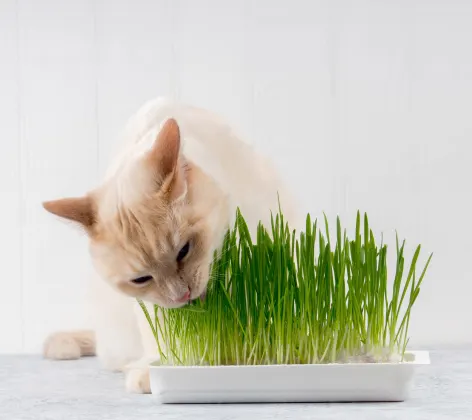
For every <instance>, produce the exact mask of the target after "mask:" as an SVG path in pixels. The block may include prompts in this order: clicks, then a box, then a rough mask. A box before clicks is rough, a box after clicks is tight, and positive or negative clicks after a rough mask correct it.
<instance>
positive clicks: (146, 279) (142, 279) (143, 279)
mask: <svg viewBox="0 0 472 420" xmlns="http://www.w3.org/2000/svg"><path fill="white" fill-rule="evenodd" d="M151 280H152V276H142V277H138V278H137V279H133V280H131V283H134V284H137V285H138V286H141V285H143V284H146V283H147V282H149V281H151Z"/></svg>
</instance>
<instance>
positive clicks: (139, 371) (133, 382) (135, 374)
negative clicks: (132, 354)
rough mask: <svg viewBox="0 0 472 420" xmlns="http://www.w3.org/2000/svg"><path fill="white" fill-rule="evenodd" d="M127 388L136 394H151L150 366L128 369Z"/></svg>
mask: <svg viewBox="0 0 472 420" xmlns="http://www.w3.org/2000/svg"><path fill="white" fill-rule="evenodd" d="M126 390H127V391H128V392H132V393H134V394H150V393H151V383H150V380H149V368H135V369H130V370H128V371H127V373H126Z"/></svg>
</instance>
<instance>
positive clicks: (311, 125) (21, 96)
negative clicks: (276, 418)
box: [0, 0, 472, 352]
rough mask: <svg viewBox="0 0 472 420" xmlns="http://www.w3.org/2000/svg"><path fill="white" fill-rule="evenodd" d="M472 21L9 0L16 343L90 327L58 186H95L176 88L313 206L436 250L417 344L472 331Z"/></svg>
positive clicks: (6, 315)
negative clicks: (220, 119) (136, 115)
mask: <svg viewBox="0 0 472 420" xmlns="http://www.w3.org/2000/svg"><path fill="white" fill-rule="evenodd" d="M471 22H472V2H468V1H465V0H464V1H459V0H450V1H444V0H442V1H439V0H438V1H420V0H417V1H411V0H405V1H390V2H387V1H378V0H372V1H356V2H351V1H348V0H334V1H333V0H330V1H328V0H326V1H313V0H291V1H288V0H264V1H262V0H258V1H256V0H253V1H251V0H231V1H223V0H206V1H202V0H119V1H118V0H97V1H92V0H89V1H84V0H81V1H78V0H76V1H67V2H66V1H61V0H42V1H37V0H0V141H1V146H2V147H1V151H0V192H1V206H0V232H1V238H0V256H1V277H0V352H36V351H39V349H40V346H41V342H42V340H43V338H44V336H45V334H46V333H47V332H50V331H52V330H55V329H58V328H72V327H81V326H83V322H84V312H85V311H84V309H85V302H86V297H85V279H86V278H87V277H88V276H89V275H90V271H91V268H90V265H89V262H88V257H87V253H86V241H85V238H83V237H82V236H81V235H79V234H77V233H76V232H75V231H74V230H72V229H70V228H69V226H67V225H64V224H61V223H57V222H56V220H55V219H54V218H52V217H50V216H49V215H47V214H46V213H45V212H44V211H43V210H42V208H41V206H40V202H41V201H42V200H44V199H51V198H58V197H61V196H64V195H75V194H82V193H83V192H85V191H86V190H87V189H88V188H91V187H93V186H94V185H95V184H96V182H98V180H99V177H100V175H102V174H103V172H104V169H105V167H106V164H107V162H108V160H109V157H110V154H111V152H112V150H113V149H114V147H115V146H114V145H115V144H116V140H117V138H118V136H119V133H120V130H121V129H122V127H123V125H124V123H125V121H126V119H127V118H128V117H129V116H130V115H131V114H132V113H133V112H134V111H135V110H136V109H137V107H139V106H140V105H141V104H142V103H143V102H144V101H145V100H147V99H149V98H152V97H154V96H156V95H168V96H171V97H174V98H178V99H181V100H183V101H186V102H190V103H192V104H194V105H198V106H203V107H207V108H210V109H212V110H214V111H217V112H219V113H221V114H223V115H224V116H226V117H227V118H228V119H229V120H230V121H232V122H233V123H234V125H235V126H236V127H237V128H238V129H239V130H240V131H242V132H243V133H246V135H247V137H248V139H249V140H250V141H252V143H253V144H255V145H256V146H257V147H258V148H259V149H261V150H263V151H264V152H266V153H267V154H269V155H270V156H272V157H273V158H274V159H275V161H276V163H277V165H279V167H280V168H281V170H282V171H283V173H284V174H285V175H286V177H287V180H288V182H289V183H290V184H291V185H292V186H293V187H294V188H295V189H296V192H297V194H298V195H299V196H300V197H301V199H302V206H303V210H310V211H311V212H312V213H313V214H315V215H317V216H319V215H320V214H321V213H322V211H325V212H326V213H327V215H328V216H329V217H330V218H331V219H332V220H333V218H334V216H335V215H336V214H340V215H341V216H342V220H345V222H346V223H347V225H348V226H349V227H351V226H352V222H353V221H354V218H355V212H356V210H357V209H360V210H362V211H367V212H368V213H369V216H370V219H371V223H372V224H373V226H374V229H375V231H376V232H382V231H383V232H384V233H385V235H386V236H385V237H386V238H387V239H388V240H389V241H390V240H391V239H392V235H391V233H392V232H393V230H394V229H395V228H396V229H397V230H398V232H399V234H400V236H401V237H405V238H407V241H408V243H410V244H411V245H414V244H417V243H422V244H423V250H424V251H425V252H432V251H434V253H435V256H434V258H433V263H432V265H431V270H430V272H429V274H428V276H427V278H426V280H425V284H424V288H423V290H422V293H421V295H420V301H419V303H418V306H417V307H416V310H415V312H414V316H413V321H412V326H411V335H412V336H413V343H415V344H417V345H437V344H448V343H460V342H466V341H471V339H472V329H471V327H470V324H469V321H470V320H471V319H472V303H471V297H470V295H471V293H472V278H471V274H472V268H471V267H472V266H471V263H470V261H471V259H472V246H471V244H470V240H471V236H472V235H471V234H472V229H471V223H470V218H471V216H472V200H471V187H470V185H471V182H472V165H471V163H470V162H471V152H472V146H471V141H472V25H471ZM392 245H393V243H392ZM392 251H393V249H392Z"/></svg>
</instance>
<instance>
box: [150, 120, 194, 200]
mask: <svg viewBox="0 0 472 420" xmlns="http://www.w3.org/2000/svg"><path fill="white" fill-rule="evenodd" d="M180 147H181V142H180V129H179V125H178V124H177V121H176V120H175V119H173V118H170V119H168V120H167V121H166V122H165V123H164V125H163V126H162V128H161V130H160V131H159V134H158V135H157V137H156V140H155V141H154V143H153V144H152V146H151V149H150V150H149V152H148V155H147V161H148V163H149V164H150V165H151V166H152V168H153V171H155V174H156V177H157V178H158V182H159V185H160V190H161V191H162V192H163V193H165V194H166V195H167V196H168V198H169V200H170V201H176V200H180V199H182V198H183V197H185V194H186V193H187V180H186V177H185V167H184V159H183V157H182V156H181V153H180Z"/></svg>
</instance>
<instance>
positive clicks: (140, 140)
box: [121, 97, 293, 220]
mask: <svg viewBox="0 0 472 420" xmlns="http://www.w3.org/2000/svg"><path fill="white" fill-rule="evenodd" d="M171 117H172V118H175V119H176V120H177V123H178V124H179V127H180V131H181V138H182V145H183V154H184V155H185V157H186V158H187V159H189V160H191V161H192V162H193V163H195V164H197V165H198V166H199V167H200V168H201V169H202V170H203V171H205V172H206V173H207V174H208V175H210V176H212V178H213V179H214V180H215V181H216V182H217V183H218V184H219V185H220V187H221V188H222V189H223V191H225V192H226V193H227V194H228V195H229V196H231V201H232V203H233V204H234V206H238V207H240V208H241V210H242V211H243V213H245V214H246V215H247V216H248V217H249V218H252V217H250V216H251V215H253V216H254V218H255V220H259V219H261V218H263V215H268V214H269V209H270V210H273V211H276V210H277V205H278V201H277V195H278V194H280V195H281V197H280V198H281V199H282V201H285V205H284V207H285V208H286V209H287V210H289V209H288V208H287V207H288V206H290V205H291V204H292V201H293V199H292V197H289V194H287V191H286V189H285V188H284V186H283V185H282V182H281V180H280V179H279V176H278V174H277V171H276V170H275V168H274V167H273V165H272V164H271V162H269V161H268V160H267V159H265V158H263V157H262V156H261V155H259V154H258V153H257V152H256V151H255V149H254V148H253V147H252V146H251V145H250V144H249V143H248V142H247V141H246V140H245V139H244V138H243V137H242V136H241V135H240V134H239V133H238V132H237V131H236V130H235V129H234V128H233V127H232V126H231V125H230V124H229V123H228V122H227V121H226V120H225V119H224V118H222V117H221V116H220V115H218V114H216V113H214V112H212V111H209V110H206V109H203V108H199V107H196V106H192V105H188V104H185V103H180V102H177V101H173V100H171V99H168V98H164V97H159V98H156V99H153V100H151V101H149V102H147V103H146V104H144V105H143V106H142V107H141V108H140V109H139V110H138V111H137V112H136V114H135V115H134V116H133V117H132V118H131V119H130V120H129V122H128V125H127V127H126V131H125V140H126V143H125V148H124V151H123V153H122V155H121V158H122V159H128V157H129V156H130V155H133V152H134V151H136V150H139V149H141V148H147V147H149V146H150V145H151V143H152V142H153V141H154V139H155V138H156V136H157V133H158V132H159V130H160V128H161V126H162V124H163V123H164V122H165V121H166V120H167V119H168V118H171ZM283 197H286V200H283Z"/></svg>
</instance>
